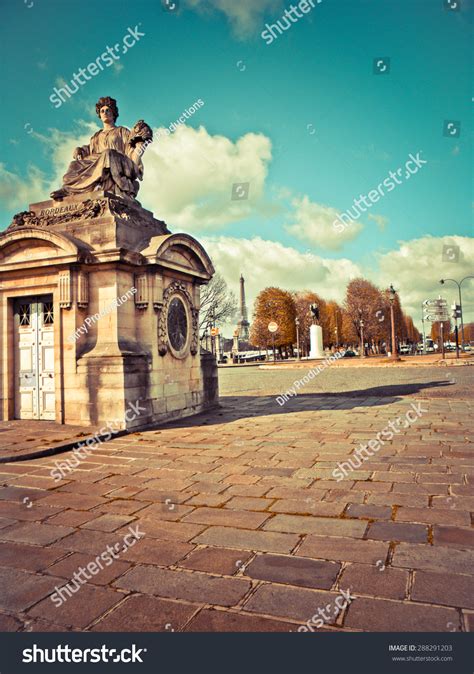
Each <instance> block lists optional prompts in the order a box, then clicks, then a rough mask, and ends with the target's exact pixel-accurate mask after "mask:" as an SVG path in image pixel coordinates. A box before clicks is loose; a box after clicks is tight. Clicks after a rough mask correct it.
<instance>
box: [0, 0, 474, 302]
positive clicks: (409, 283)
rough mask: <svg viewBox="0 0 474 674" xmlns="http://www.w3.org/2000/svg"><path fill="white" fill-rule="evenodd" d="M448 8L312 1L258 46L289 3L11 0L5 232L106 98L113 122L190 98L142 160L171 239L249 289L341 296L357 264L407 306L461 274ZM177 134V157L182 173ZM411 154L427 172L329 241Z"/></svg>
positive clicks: (168, 116) (468, 35) (457, 44)
mask: <svg viewBox="0 0 474 674" xmlns="http://www.w3.org/2000/svg"><path fill="white" fill-rule="evenodd" d="M451 1H452V3H453V4H454V0H451ZM458 2H460V4H461V8H460V11H453V10H449V9H447V8H446V7H445V4H446V3H445V2H444V0H397V1H395V0H322V2H321V3H320V4H318V5H316V6H315V7H314V9H312V10H311V11H310V12H309V13H308V14H305V15H303V16H302V18H300V19H299V20H298V21H297V22H296V23H295V24H293V25H291V27H290V28H289V29H288V30H287V31H286V32H284V33H283V34H282V35H280V36H279V37H278V39H276V40H275V41H274V42H273V43H272V44H270V45H267V44H266V43H265V41H264V40H263V39H262V38H261V37H260V33H261V32H262V30H263V29H264V27H265V23H267V22H268V23H274V22H275V21H276V20H277V19H279V18H280V17H281V16H282V13H283V11H284V9H285V7H290V5H291V3H289V2H288V3H282V2H279V1H278V0H261V2H260V3H254V2H250V1H248V0H241V2H239V3H237V2H235V1H232V0H208V1H207V2H201V1H200V0H181V7H180V11H179V12H176V13H171V12H166V11H163V9H162V6H161V2H159V1H158V0H154V1H152V0H147V1H146V2H143V1H138V2H133V3H132V2H116V1H115V2H112V1H111V0H105V1H104V2H102V3H96V2H93V1H92V0H89V1H84V0H82V1H81V2H79V1H76V0H68V1H67V2H63V1H53V0H28V1H25V3H22V2H20V1H19V0H6V2H5V1H4V3H3V8H2V14H3V30H2V40H1V46H0V51H1V61H2V70H3V90H4V92H5V100H4V107H3V120H4V129H5V131H6V133H5V134H3V135H2V139H1V146H0V164H1V166H0V168H1V171H0V196H1V198H2V201H1V207H0V211H1V212H0V216H1V217H0V230H1V229H4V228H5V227H6V226H7V225H8V224H9V222H10V221H11V216H12V214H13V213H15V212H17V211H19V210H25V209H26V208H27V205H28V204H27V203H25V202H24V201H22V199H27V197H28V196H29V195H30V194H31V195H32V196H34V197H37V195H38V194H39V193H42V194H43V195H44V196H42V197H41V198H34V199H33V200H34V201H37V200H42V199H46V198H47V192H41V189H46V186H48V188H49V185H50V182H51V181H54V180H55V179H56V180H57V179H58V177H60V175H62V173H64V171H65V169H66V168H67V158H66V155H64V156H63V154H62V153H61V149H60V148H59V145H60V144H61V146H62V147H65V146H67V147H68V152H69V146H70V145H71V143H72V147H74V145H75V144H77V143H75V142H74V141H75V139H76V138H77V137H78V135H83V134H86V135H87V136H90V135H91V132H92V131H93V129H92V127H91V130H89V129H87V130H86V129H85V127H84V123H93V124H94V125H96V124H97V123H98V120H97V118H96V117H95V111H94V104H95V102H96V100H97V98H98V97H99V96H103V95H111V96H114V97H115V98H117V100H118V103H119V108H120V117H119V120H118V123H119V124H123V125H125V126H129V127H130V126H132V125H133V123H134V122H135V121H136V120H137V119H139V118H143V119H145V120H146V121H147V122H148V123H149V124H150V125H151V126H153V127H154V128H155V129H158V128H160V127H167V126H168V125H169V124H170V123H171V122H172V121H174V120H176V119H177V117H179V115H181V114H182V111H183V110H185V109H186V108H189V106H191V105H192V104H193V103H194V102H195V101H196V100H198V99H201V100H202V101H203V102H204V103H205V104H204V106H203V107H202V108H200V109H199V110H198V111H197V112H196V113H195V114H194V115H193V116H192V117H191V118H190V119H189V120H188V121H187V127H189V129H188V130H187V129H184V130H182V129H180V131H179V132H177V133H176V134H175V136H176V137H175V138H173V139H172V140H170V139H169V138H167V139H165V140H166V141H168V143H162V144H161V146H160V142H159V141H155V143H154V145H153V149H152V151H151V152H150V153H149V154H148V153H147V154H146V155H145V159H144V163H145V181H144V183H143V190H142V192H141V193H140V194H139V199H140V200H141V202H142V204H143V205H144V206H145V207H147V208H150V209H151V210H153V211H154V212H155V215H156V216H157V217H159V218H160V217H161V218H163V217H164V216H166V219H167V222H168V224H169V226H170V228H171V229H172V231H178V230H182V231H190V232H191V233H192V234H193V235H194V236H196V237H197V238H199V239H201V240H204V242H205V243H206V244H207V245H208V247H209V249H210V252H211V255H212V256H213V257H214V258H215V260H216V262H217V266H218V268H219V266H221V267H222V269H220V271H222V272H223V273H224V275H226V274H228V276H226V278H227V280H228V282H229V283H230V284H231V286H233V287H234V286H235V288H237V281H238V272H239V271H240V270H243V271H244V274H245V275H246V276H247V277H249V276H250V279H249V280H248V283H250V284H251V285H252V287H251V288H250V289H249V295H250V297H251V298H252V297H254V296H255V294H256V293H257V292H258V291H259V290H260V289H261V287H263V286H264V285H267V284H268V283H270V282H271V283H278V284H279V285H282V286H283V287H289V288H290V289H292V288H291V287H290V286H291V283H294V284H295V289H297V288H298V287H310V286H311V285H313V286H315V287H314V289H315V290H317V291H321V290H322V291H323V294H325V295H328V294H331V293H332V295H333V296H334V297H335V298H336V299H341V298H342V295H343V290H344V287H345V283H346V282H347V280H348V279H349V278H350V277H351V276H354V275H357V273H359V272H361V273H363V274H364V275H365V276H368V277H371V278H372V279H373V280H374V282H376V283H378V284H381V285H383V284H385V283H386V285H388V284H389V283H390V282H394V283H395V284H397V283H399V284H401V285H400V292H401V296H402V302H404V303H405V305H406V306H407V308H409V309H410V310H412V311H413V307H416V306H417V305H418V304H419V301H420V299H423V297H424V296H437V294H438V292H439V285H438V284H437V283H436V282H435V279H437V278H438V277H439V275H440V273H441V275H444V276H451V277H454V278H458V277H459V278H462V277H463V276H465V275H466V274H467V273H469V270H470V269H472V258H471V259H470V260H469V255H471V254H472V253H470V251H472V247H471V244H472V240H471V241H470V240H469V238H466V237H471V236H472V202H473V196H472V177H473V176H472V166H473V163H472V121H471V120H472V112H471V108H472V100H473V99H472V65H471V63H472V62H471V49H470V47H471V41H472V3H471V2H468V0H458ZM293 4H297V3H293ZM28 5H32V6H31V7H29V6H28ZM203 7H205V8H207V9H206V11H203ZM469 7H470V9H469ZM135 26H138V29H139V30H140V31H141V32H143V33H145V35H144V36H143V37H141V38H140V40H139V42H138V43H137V44H136V45H135V46H134V47H133V48H131V49H130V50H129V51H128V52H127V53H126V54H123V55H122V56H121V58H120V61H118V64H119V65H118V67H115V66H114V67H110V68H105V69H104V71H103V72H100V73H99V74H98V75H97V76H96V77H93V78H92V79H91V80H90V81H88V82H86V84H85V85H84V86H83V87H81V88H80V90H79V91H78V92H77V93H76V94H75V95H74V96H73V97H72V98H71V99H70V100H68V101H66V102H65V103H64V104H63V105H62V106H61V107H60V108H59V109H56V108H55V107H54V106H53V105H52V104H51V102H50V101H49V96H50V94H51V93H52V90H53V88H54V87H55V86H59V84H60V81H61V79H62V80H64V81H65V82H69V80H70V79H71V77H72V75H73V73H74V72H76V71H77V70H78V68H79V67H80V66H82V67H84V68H85V67H87V64H88V63H90V62H93V61H95V59H96V58H97V57H98V56H99V55H100V54H101V53H102V52H104V51H105V49H106V46H107V45H114V44H115V43H120V42H121V40H122V37H123V35H124V34H125V33H126V32H127V28H128V27H131V28H132V29H133V28H135ZM376 57H389V58H390V72H389V74H387V75H383V74H379V75H377V74H374V72H373V62H374V59H375V58H376ZM449 120H452V121H456V122H460V123H461V127H460V128H461V131H460V134H456V135H455V136H454V137H447V136H445V135H443V128H444V124H445V122H446V121H449ZM81 125H82V126H81ZM199 127H203V132H202V135H201V136H198V135H197V131H198V129H199ZM86 131H87V133H86ZM185 131H187V134H188V135H185ZM221 137H222V138H223V139H226V143H227V144H226V146H225V150H223V152H224V154H222V155H221V154H220V152H221V149H220V148H221V145H222V143H221V142H220V141H219V139H220V138H221ZM242 138H244V139H246V140H245V141H244V142H243V143H242V144H241V145H242V146H239V145H238V142H239V139H242ZM178 141H180V142H181V145H180V147H181V148H182V152H184V153H186V152H188V153H190V154H189V157H188V158H189V164H187V165H186V166H184V164H183V160H182V153H181V154H178V155H177V145H176V144H177V143H178ZM171 142H173V143H174V144H175V145H174V146H172V145H171ZM199 143H202V147H203V148H205V149H204V150H203V151H204V154H205V155H206V156H205V157H202V151H201V150H200V149H199V147H200V146H199ZM196 152H197V153H198V155H199V153H200V155H199V156H200V158H199V159H198V157H197V155H196ZM418 152H419V153H421V157H423V159H424V160H426V161H427V163H426V164H425V165H424V166H423V167H422V168H421V169H420V170H419V172H418V173H417V174H416V175H414V176H412V177H411V178H410V180H409V181H407V182H403V184H401V185H399V186H397V187H396V189H395V190H394V191H392V192H391V193H389V194H386V195H385V196H384V197H383V198H381V199H380V201H379V202H378V203H377V204H374V205H373V207H372V208H371V209H370V214H371V215H374V216H376V219H378V222H376V220H374V219H372V218H370V219H369V218H368V217H367V216H365V217H361V218H360V223H361V225H359V224H358V223H355V224H354V227H353V228H352V229H351V231H348V232H346V234H347V236H346V235H344V236H343V237H342V236H340V238H339V239H338V238H337V237H338V236H339V235H338V234H337V233H335V232H334V230H332V229H331V227H330V221H331V222H332V220H333V218H332V215H333V214H334V212H335V211H338V212H339V211H344V210H346V209H348V208H350V207H351V205H352V203H353V200H354V199H355V198H357V197H358V196H359V195H360V194H361V193H362V194H364V193H365V194H367V193H368V192H369V190H372V189H376V188H377V185H379V184H380V183H381V182H383V180H384V179H385V178H386V177H387V176H388V173H389V171H390V170H392V171H396V170H397V169H398V167H401V166H403V165H404V164H405V161H406V160H407V159H408V156H409V154H410V153H412V154H416V153H418ZM191 155H192V157H191ZM68 156H69V154H68ZM176 156H178V157H179V161H176V159H175V164H176V171H175V169H174V166H175V164H173V158H176ZM209 162H210V163H209ZM212 162H215V163H216V167H217V168H214V169H213V168H212ZM148 164H149V165H150V169H149V171H148V173H147V168H148ZM209 168H211V169H212V170H211V174H209V173H208V170H209ZM160 171H161V172H160ZM165 171H166V175H165ZM212 172H214V177H213V176H212ZM226 172H228V173H226ZM223 174H225V175H226V176H227V175H228V177H229V180H228V183H229V184H228V186H227V183H224V184H221V182H222V175H223ZM189 175H192V176H193V179H192V180H191V183H192V185H190V179H189ZM173 179H174V180H175V183H174V184H171V183H172V181H173ZM147 180H148V183H147ZM152 181H153V182H152ZM154 181H156V185H158V186H159V187H158V188H156V189H155V182H154ZM219 181H221V182H219ZM246 181H249V182H250V190H249V199H248V200H247V201H246V202H245V203H244V202H241V203H236V202H233V203H232V202H231V200H230V192H231V184H232V183H233V182H246ZM33 182H34V183H35V187H34V188H32V190H31V191H30V192H28V189H27V187H28V185H29V184H31V185H32V184H33ZM217 183H219V184H217ZM20 185H22V186H23V187H22V188H21V189H20V188H19V186H20ZM25 186H26V187H25ZM58 186H59V185H58ZM176 189H179V190H180V194H179V197H175V198H174V201H173V202H171V201H170V200H169V199H170V197H169V194H170V192H173V191H174V190H176ZM160 190H161V192H160ZM154 194H157V195H158V196H157V198H156V199H155V198H154V196H153V195H154ZM15 195H16V196H15ZM158 197H159V198H158ZM304 199H306V200H307V203H308V204H310V206H309V207H308V208H306V209H305V208H302V203H303V200H304ZM20 202H21V203H20ZM196 208H197V209H198V210H199V215H197V214H196V211H195V209H196ZM239 208H241V210H240V211H239ZM189 213H194V214H193V215H191V216H190V219H189V221H188V222H187V221H186V214H189ZM219 213H220V214H221V217H219ZM206 214H208V216H209V217H208V219H207V220H206ZM295 223H298V227H297V228H296V229H294V228H293V229H292V228H291V226H292V225H294V224H295ZM175 225H176V226H175ZM260 240H261V241H263V242H267V245H266V246H265V245H261V250H263V251H265V250H268V251H269V258H270V259H271V258H272V256H274V258H275V259H278V263H275V264H273V265H272V266H270V267H269V266H268V260H266V262H265V264H263V265H262V269H261V270H260V272H257V271H256V270H255V265H258V263H259V259H260V257H259V255H256V253H255V251H258V250H260V248H259V246H260V244H259V241H260ZM252 241H253V242H254V245H253V246H252V245H251V242H252ZM400 242H404V243H405V246H406V252H405V253H403V252H402V251H403V244H402V243H400ZM410 242H411V243H410ZM270 244H271V245H270ZM449 244H452V245H455V246H459V250H460V253H459V256H458V259H457V260H456V261H450V260H448V261H446V256H444V261H443V255H442V250H443V246H446V245H449ZM272 246H273V249H272V251H270V247H272ZM249 251H254V255H256V257H254V258H252V255H251V253H250V252H249ZM219 263H220V264H219ZM338 263H339V264H338ZM400 265H401V266H402V267H403V265H405V266H406V269H405V267H404V268H403V269H400ZM443 265H444V267H443ZM417 268H418V271H419V276H420V277H423V278H422V279H421V280H418V281H417V278H418V276H417V274H416V271H417ZM316 269H317V270H318V271H314V270H316ZM384 270H386V271H387V273H391V277H390V278H386V279H385V275H384ZM399 270H400V274H398V271H399ZM433 272H436V273H435V274H434V276H433V277H432V278H431V277H430V273H433ZM394 274H396V276H395V277H394ZM234 276H235V277H236V278H234ZM427 276H428V278H427ZM267 281H268V282H267ZM252 282H253V283H252ZM416 283H418V285H419V293H418V292H417V291H415V290H414V287H413V286H414V284H416ZM335 286H336V288H335ZM432 289H433V290H432ZM403 292H404V293H405V298H404V296H403ZM465 294H466V301H465V303H466V311H469V310H471V309H474V307H473V306H472V301H473V298H472V293H471V294H470V291H469V286H468V285H466V293H465ZM328 299H329V297H328ZM448 299H451V298H450V297H448Z"/></svg>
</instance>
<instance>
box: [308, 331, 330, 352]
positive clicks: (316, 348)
mask: <svg viewBox="0 0 474 674" xmlns="http://www.w3.org/2000/svg"><path fill="white" fill-rule="evenodd" d="M309 345H310V348H309V357H310V358H325V357H326V354H325V353H324V349H323V330H322V328H321V326H320V325H310V327H309Z"/></svg>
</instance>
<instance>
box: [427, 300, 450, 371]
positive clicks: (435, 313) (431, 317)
mask: <svg viewBox="0 0 474 674" xmlns="http://www.w3.org/2000/svg"><path fill="white" fill-rule="evenodd" d="M423 313H424V319H425V321H430V322H431V323H440V324H441V325H440V337H441V355H442V357H443V358H444V334H443V333H444V323H445V321H449V314H448V303H447V301H446V300H444V299H443V298H442V297H438V299H437V300H425V301H424V302H423Z"/></svg>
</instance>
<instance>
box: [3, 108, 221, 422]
mask: <svg viewBox="0 0 474 674" xmlns="http://www.w3.org/2000/svg"><path fill="white" fill-rule="evenodd" d="M114 104H115V107H114ZM97 105H98V115H99V116H100V118H101V119H102V121H103V122H104V130H103V131H101V132H98V133H97V134H95V135H94V136H93V137H92V139H91V144H90V146H84V148H77V149H76V151H75V154H74V161H73V162H72V163H71V165H70V167H69V170H68V172H67V173H66V175H65V177H64V184H63V186H62V187H61V188H60V189H59V190H56V191H55V192H53V193H52V197H53V198H52V199H51V200H48V201H44V202H41V203H36V204H31V205H30V206H29V210H28V211H26V212H23V213H20V214H18V215H16V216H15V217H14V219H13V222H12V224H11V225H10V226H9V227H8V229H7V230H6V231H5V232H4V233H3V234H1V235H0V420H8V419H38V420H41V419H50V420H56V421H57V422H59V423H66V424H79V425H84V426H88V425H96V424H104V423H106V422H107V421H109V420H115V421H116V422H118V424H119V425H120V426H121V427H122V428H128V427H138V426H144V425H147V424H150V423H153V422H157V421H165V420H168V419H172V418H175V417H180V416H185V415H189V414H193V413H196V412H199V411H201V410H203V409H206V408H208V407H210V406H212V405H214V404H216V402H217V396H218V386H217V368H216V363H215V360H214V359H213V358H212V357H210V356H207V355H206V354H203V355H201V353H200V348H199V334H198V314H199V295H200V286H201V285H202V284H205V283H208V282H209V280H210V279H211V278H212V275H213V273H214V269H213V266H212V263H211V260H210V259H209V256H208V255H207V253H206V251H205V250H204V249H203V247H202V246H201V245H200V244H199V243H198V241H196V240H195V239H194V238H193V237H191V236H189V235H187V234H171V233H170V231H169V230H168V228H167V226H166V225H165V223H164V222H162V221H160V220H157V219H156V218H154V217H153V214H152V213H151V212H150V211H147V210H145V209H144V208H142V206H141V205H140V203H139V202H138V201H136V199H135V197H136V193H137V191H138V180H139V179H140V177H141V176H142V175H143V167H142V164H141V154H140V155H138V154H137V148H140V147H143V145H144V144H146V143H147V142H148V141H149V133H151V129H149V127H148V126H147V125H145V124H144V122H142V121H140V122H139V123H137V125H135V127H134V129H132V131H128V129H126V128H125V127H115V124H114V122H115V119H116V117H117V116H118V109H117V108H116V103H115V101H114V99H110V98H106V99H100V101H99V103H98V104H97ZM110 110H112V115H111V114H109V113H110ZM115 113H116V116H115V118H114V120H113V121H112V117H113V115H114V114H115ZM134 133H136V134H137V135H135V136H134V135H133V134H134ZM101 134H103V135H101ZM127 134H128V135H127ZM127 139H128V140H127ZM101 143H102V145H101ZM131 405H135V406H137V405H138V408H137V409H138V410H139V413H138V414H135V415H133V416H134V420H133V421H131V420H129V418H128V416H127V415H126V412H127V409H128V408H129V407H130V406H131Z"/></svg>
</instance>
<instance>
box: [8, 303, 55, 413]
mask: <svg viewBox="0 0 474 674" xmlns="http://www.w3.org/2000/svg"><path fill="white" fill-rule="evenodd" d="M15 418H16V419H52V420H54V419H55V389H54V310H53V298H52V296H46V297H29V298H24V299H19V300H17V301H16V304H15Z"/></svg>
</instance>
